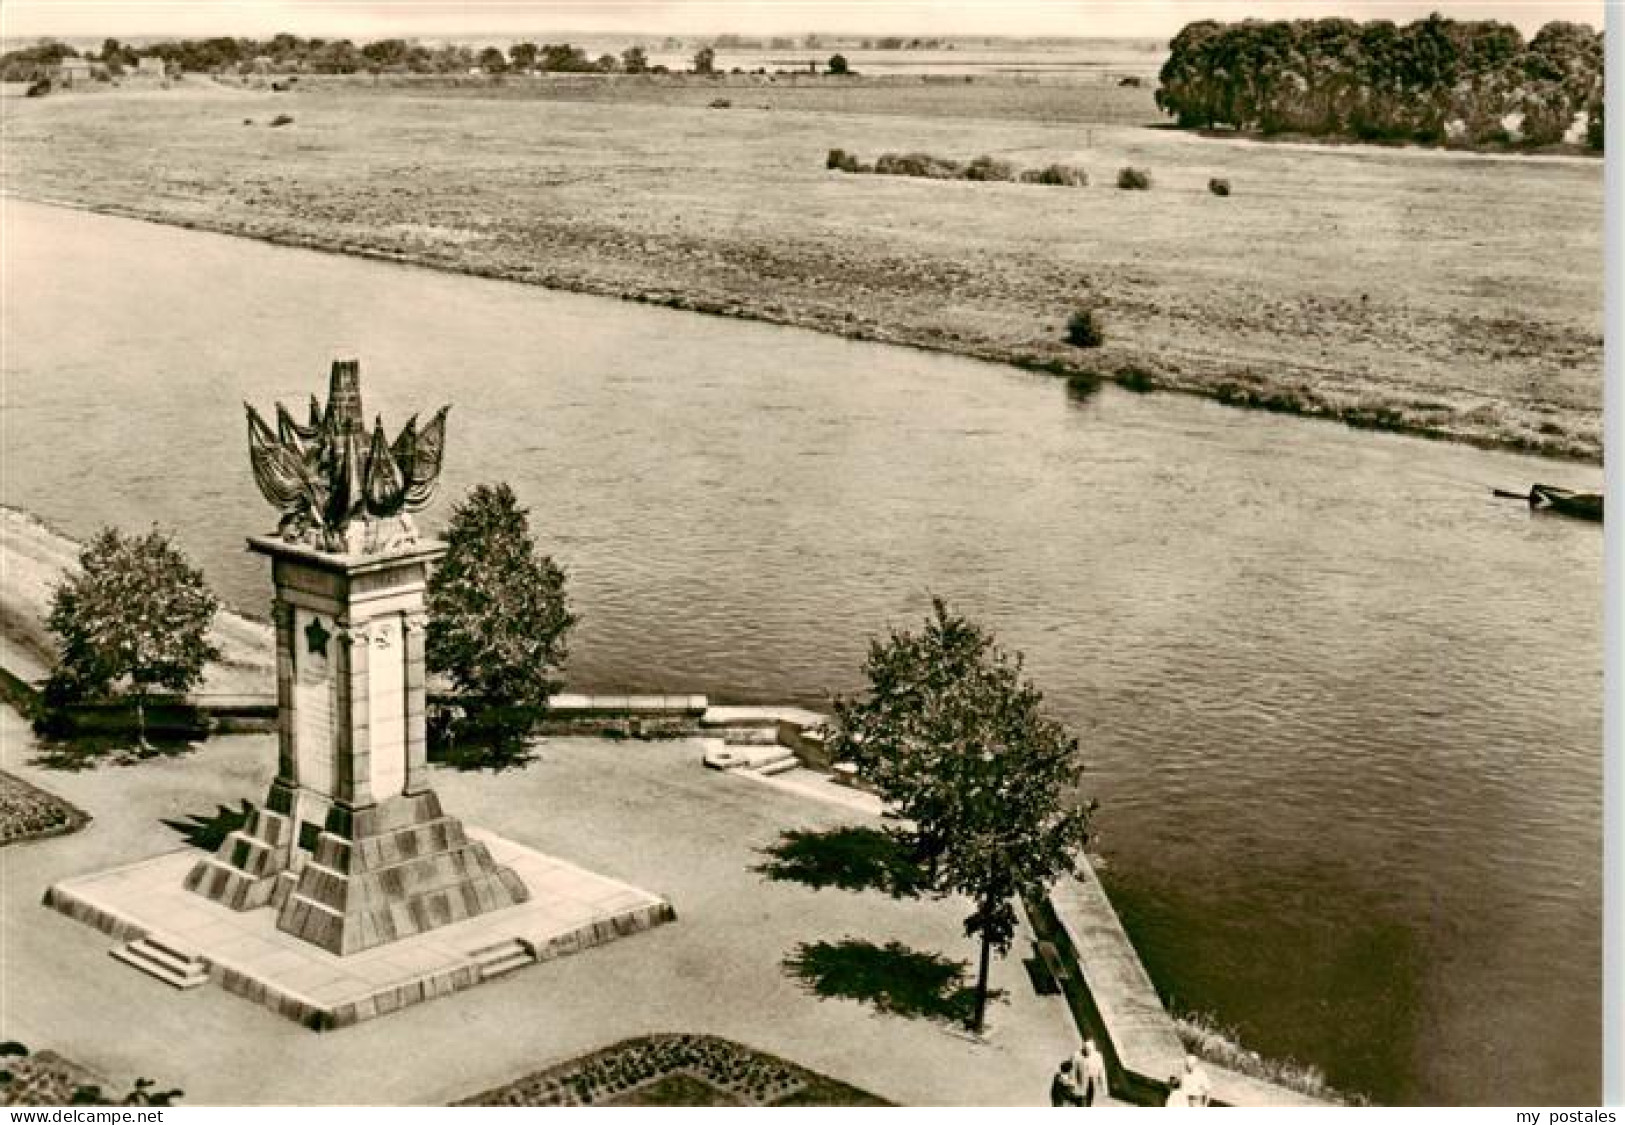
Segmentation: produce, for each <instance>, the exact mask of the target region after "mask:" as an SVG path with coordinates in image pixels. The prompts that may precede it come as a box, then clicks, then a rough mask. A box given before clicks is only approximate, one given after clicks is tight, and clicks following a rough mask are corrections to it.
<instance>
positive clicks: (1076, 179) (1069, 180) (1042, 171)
mask: <svg viewBox="0 0 1625 1125" xmlns="http://www.w3.org/2000/svg"><path fill="white" fill-rule="evenodd" d="M1021 182H1022V183H1024V184H1049V185H1052V186H1054V187H1088V186H1089V173H1088V172H1085V171H1084V170H1083V169H1082V168H1074V167H1073V166H1072V165H1070V164H1046V165H1045V166H1044V167H1042V168H1028V169H1027V170H1026V171H1024V172H1022V173H1021Z"/></svg>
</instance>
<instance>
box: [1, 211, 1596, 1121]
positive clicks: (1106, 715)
mask: <svg viewBox="0 0 1625 1125" xmlns="http://www.w3.org/2000/svg"><path fill="white" fill-rule="evenodd" d="M0 221H3V224H4V230H3V233H4V236H5V247H6V249H5V256H4V271H5V275H4V279H3V280H4V285H3V306H0V317H3V324H4V327H5V349H4V353H5V354H4V371H3V375H4V388H3V394H4V397H3V401H0V424H3V434H0V436H3V439H4V451H5V452H4V464H3V470H4V471H3V497H0V498H3V500H4V502H5V503H7V504H13V505H17V506H20V507H23V508H27V509H29V510H31V511H33V512H35V513H36V514H38V515H40V516H42V517H43V518H45V519H46V520H48V521H50V522H52V523H54V524H56V525H58V526H60V527H61V528H62V529H64V530H65V531H67V532H69V533H71V534H74V535H77V536H81V537H82V536H86V535H89V534H90V533H92V532H93V531H94V530H95V529H96V528H97V527H98V526H99V525H101V524H103V523H116V524H119V525H121V526H124V527H126V528H132V529H139V528H143V527H145V526H146V525H148V524H150V523H152V522H154V521H156V522H157V523H159V524H160V525H162V526H164V527H166V528H169V529H172V530H173V531H174V532H175V533H176V535H177V537H178V539H179V541H180V542H181V544H182V545H183V546H184V547H185V549H186V550H187V551H188V552H189V553H191V555H192V556H193V557H194V559H196V560H198V561H199V562H200V563H201V564H202V565H203V566H204V568H205V570H206V571H207V573H208V575H209V578H210V580H211V581H212V582H213V583H214V585H215V586H216V588H217V589H218V590H219V591H220V592H221V593H222V595H223V596H224V597H225V598H226V600H227V601H228V602H230V603H231V604H232V605H234V606H236V607H239V608H241V609H243V610H245V611H247V612H249V613H251V614H255V615H258V616H262V617H263V616H264V615H265V611H266V610H267V608H268V602H269V596H270V587H269V578H268V576H267V574H266V572H265V567H264V563H263V560H260V559H258V558H256V557H251V556H249V555H248V554H247V553H246V552H245V551H244V550H243V547H242V543H243V537H244V536H246V535H248V534H250V533H255V532H263V531H265V530H267V529H268V528H269V527H270V526H271V524H272V522H273V521H272V514H271V511H270V509H269V508H268V507H267V506H266V505H265V503H264V502H263V501H262V500H261V499H260V497H259V496H258V494H257V493H256V491H255V489H254V485H253V482H252V479H251V477H250V474H249V471H248V463H247V453H246V441H245V424H244V420H243V412H242V405H241V404H242V402H243V401H244V400H247V401H249V402H252V403H254V404H255V405H256V406H258V407H259V408H260V409H261V410H262V411H266V410H269V409H270V408H271V406H272V404H273V403H274V402H276V401H278V400H282V401H286V402H288V403H289V404H290V405H295V404H298V403H301V402H303V401H304V400H305V399H306V398H307V396H308V395H309V393H310V392H311V391H313V390H314V391H320V392H321V393H323V394H324V395H325V390H326V371H327V365H328V362H329V359H330V357H331V355H332V354H333V353H334V352H335V351H337V350H353V351H354V352H355V353H356V354H357V355H358V356H359V357H360V358H361V360H362V382H363V392H364V395H365V405H366V407H367V409H368V411H369V413H371V412H381V413H382V414H383V416H384V418H385V420H386V424H388V425H390V426H391V427H396V426H399V425H400V424H401V423H403V422H404V421H405V420H406V417H407V415H408V414H409V413H410V412H412V411H415V410H421V411H424V412H425V414H427V412H428V411H430V410H432V409H434V408H435V407H438V406H439V405H440V404H441V402H443V401H450V402H451V403H453V404H454V408H453V410H452V413H451V420H450V437H449V452H448V461H447V467H446V472H445V497H446V498H444V499H442V501H441V502H440V503H439V505H438V507H437V508H436V509H434V510H433V511H431V512H430V513H428V516H427V518H426V519H425V521H424V522H425V523H426V524H427V525H428V526H429V527H430V528H431V529H433V528H434V527H436V526H438V524H439V522H440V521H442V520H443V519H444V517H445V515H446V512H447V509H448V508H449V500H450V499H454V498H456V497H457V496H460V495H461V494H463V493H464V492H465V491H466V490H467V488H468V487H469V486H471V485H472V484H474V483H476V482H479V481H495V480H506V481H509V482H511V483H512V485H513V486H514V488H515V490H516V491H517V492H518V494H519V496H520V498H521V500H522V501H523V502H524V503H525V504H527V505H528V506H529V507H530V508H531V513H532V520H533V524H534V526H535V528H536V529H537V531H538V533H539V535H540V538H541V540H542V542H543V544H544V548H545V549H546V550H547V551H548V552H550V553H551V554H553V555H554V556H555V558H556V559H558V560H559V561H560V562H561V563H562V564H563V565H564V566H565V567H566V569H567V570H568V572H569V576H570V591H571V596H572V598H573V603H574V606H575V608H576V609H577V610H578V612H579V613H580V615H581V619H582V621H581V625H580V627H579V629H578V632H577V633H576V635H575V638H574V643H573V659H572V661H571V665H570V682H571V686H572V688H574V689H577V690H589V691H597V690H611V689H640V690H650V691H653V690H683V691H703V692H707V693H709V694H710V695H711V696H712V697H713V698H717V699H722V700H729V701H755V700H786V701H789V700H794V701H800V702H805V703H808V704H813V705H822V704H823V703H824V702H825V701H826V700H827V696H828V693H829V692H831V691H841V690H851V689H853V688H855V687H856V686H857V685H858V675H859V668H860V665H861V661H862V659H863V655H864V651H865V648H866V645H867V642H868V639H869V638H870V637H871V636H873V635H874V634H876V633H877V632H880V631H882V630H884V629H885V628H886V627H887V626H888V625H891V624H899V625H907V624H911V623H915V622H918V621H919V620H920V619H922V618H923V616H924V615H925V613H926V611H927V609H928V606H929V596H930V594H931V593H933V592H934V593H939V594H941V595H943V596H945V597H946V598H947V599H948V600H949V601H950V603H951V604H952V605H953V606H954V607H955V608H957V609H960V610H962V611H964V612H966V613H968V614H970V615H971V616H973V617H975V618H976V619H978V620H980V621H982V622H984V623H985V624H987V625H988V626H990V627H991V628H992V629H993V630H994V631H995V632H996V633H997V635H998V637H999V638H1000V640H1001V642H1003V643H1004V644H1005V645H1007V646H1009V647H1011V648H1015V649H1020V650H1022V651H1024V652H1025V653H1026V656H1027V660H1028V669H1029V672H1030V674H1031V675H1032V676H1033V678H1034V679H1035V680H1036V681H1037V682H1038V684H1039V685H1040V686H1041V687H1042V688H1043V689H1044V690H1045V692H1046V694H1047V698H1048V700H1049V702H1050V704H1051V706H1052V708H1053V710H1054V711H1055V713H1056V714H1058V715H1059V716H1060V717H1062V718H1064V719H1066V720H1067V721H1068V722H1070V723H1071V724H1072V725H1073V726H1074V728H1075V730H1076V731H1077V732H1078V734H1079V735H1080V737H1081V738H1082V741H1083V744H1084V747H1085V750H1086V753H1087V756H1088V761H1089V767H1090V768H1089V775H1088V781H1089V787H1090V790H1091V792H1092V793H1093V794H1094V795H1095V796H1097V797H1098V798H1099V800H1100V802H1101V806H1102V809H1101V813H1100V817H1099V827H1100V830H1101V835H1100V839H1099V845H1098V846H1099V851H1100V852H1101V854H1102V855H1103V856H1104V857H1105V862H1106V870H1105V877H1106V879H1107V881H1108V885H1109V887H1110V888H1111V890H1112V893H1113V896H1114V899H1115V900H1116V901H1117V902H1118V904H1119V906H1120V908H1121V909H1122V912H1123V915H1124V920H1125V923H1126V924H1127V925H1128V927H1129V929H1130V932H1131V934H1132V936H1133V937H1134V939H1135V941H1136V944H1137V945H1138V946H1139V947H1140V949H1141V952H1142V954H1143V956H1144V957H1145V960H1146V962H1147V965H1148V967H1149V968H1150V970H1151V972H1152V975H1153V977H1154V978H1155V980H1156V981H1157V982H1158V985H1159V987H1160V988H1162V989H1163V990H1164V991H1165V993H1167V994H1168V995H1169V996H1170V997H1171V998H1172V999H1173V1001H1174V1002H1175V1003H1176V1004H1177V1005H1179V1006H1182V1007H1186V1008H1190V1009H1195V1010H1200V1011H1207V1012H1211V1013H1213V1014H1215V1015H1216V1016H1217V1017H1218V1018H1219V1019H1220V1020H1221V1021H1222V1022H1224V1023H1228V1024H1232V1025H1234V1026H1235V1027H1236V1028H1237V1029H1238V1030H1239V1031H1240V1033H1241V1036H1242V1037H1243V1039H1244V1040H1245V1041H1246V1042H1247V1043H1248V1044H1249V1045H1251V1046H1253V1047H1254V1048H1256V1049H1258V1050H1260V1051H1262V1052H1264V1053H1265V1054H1272V1055H1290V1056H1294V1057H1296V1058H1298V1059H1301V1060H1304V1061H1308V1062H1312V1063H1315V1064H1317V1065H1319V1066H1321V1067H1322V1068H1324V1069H1325V1070H1326V1071H1327V1073H1328V1074H1329V1076H1330V1077H1331V1079H1332V1080H1333V1082H1334V1083H1336V1084H1339V1085H1342V1086H1345V1087H1348V1088H1352V1089H1356V1090H1362V1091H1365V1092H1367V1093H1369V1094H1371V1095H1372V1096H1374V1097H1376V1098H1377V1099H1378V1100H1380V1101H1384V1102H1389V1103H1408V1102H1434V1103H1492V1104H1563V1103H1585V1102H1595V1101H1596V1100H1597V1098H1598V1097H1600V1081H1601V1078H1600V1020H1601V1015H1600V1001H1599V991H1600V980H1601V949H1600V946H1601V935H1600V928H1601V895H1602V892H1601V795H1600V789H1601V775H1602V766H1601V749H1600V747H1601V727H1602V651H1603V642H1602V620H1601V619H1602V611H1601V606H1602V596H1603V582H1602V535H1601V531H1600V529H1599V528H1598V527H1596V526H1595V525H1589V524H1583V523H1576V522H1571V521H1568V520H1566V519H1563V518H1561V517H1551V516H1544V515H1537V514H1532V513H1530V512H1529V511H1528V510H1527V509H1526V508H1525V507H1524V506H1523V505H1521V504H1518V503H1516V502H1508V501H1496V500H1493V499H1492V498H1491V497H1490V494H1489V490H1490V488H1491V487H1492V486H1503V487H1523V486H1525V485H1527V484H1528V483H1529V482H1530V481H1532V480H1539V481H1546V482H1550V483H1563V484H1570V485H1573V486H1579V487H1599V486H1600V481H1601V472H1600V470H1598V469H1596V468H1594V467H1590V466H1576V465H1568V464H1560V463H1553V462H1549V461H1540V460H1536V459H1532V458H1528V457H1523V456H1518V455H1514V454H1508V453H1499V452H1488V451H1484V450H1479V449H1474V448H1470V447H1466V446H1460V445H1452V444H1445V443H1438V442H1428V441H1424V440H1419V439H1414V438H1408V437H1401V436H1396V435H1387V434H1376V433H1366V432H1356V431H1353V430H1349V429H1346V428H1343V427H1341V426H1339V425H1336V424H1332V423H1325V422H1314V421H1306V420H1302V419H1296V418H1288V417H1281V416H1274V415H1269V414H1262V413H1246V412H1242V411H1237V410H1234V409H1230V408H1227V407H1222V406H1219V405H1216V404H1213V403H1209V402H1204V401H1200V400H1196V399H1188V398H1183V397H1177V396H1169V395H1152V396H1135V395H1131V394H1127V393H1124V392H1120V391H1117V390H1116V389H1115V388H1107V389H1106V390H1104V391H1103V392H1102V393H1100V394H1098V395H1095V396H1093V397H1091V398H1088V399H1086V400H1082V401H1079V400H1076V399H1073V398H1070V397H1069V396H1068V395H1067V393H1066V390H1065V388H1064V387H1063V385H1062V383H1061V382H1060V381H1058V380H1053V379H1049V378H1046V377H1040V376H1034V375H1029V374H1025V373H1022V372H1018V371H1014V370H1011V369H1007V368H1002V367H996V366H989V365H986V364H980V363H976V362H972V361H969V360H963V359H959V358H955V357H950V356H941V355H933V354H927V353H922V352H916V351H910V350H903V349H894V348H887V347H883V346H879V345H874V344H864V343H856V342H851V341H845V340H840V339H836V338H832V337H825V336H820V335H817V334H813V333H807V332H802V331H798V330H790V329H781V328H775V327H771V326H766V325H756V324H749V323H744V322H736V321H729V320H722V319H715V318H707V317H701V316H696V315H692V314H686V313H679V312H673V311H670V310H665V309H654V308H645V307H641V306H636V305H632V304H627V303H620V302H614V301H609V300H605V299H600V298H591V297H580V296H574V295H569V294H559V293H551V292H547V291H544V290H540V289H536V288H530V287H525V286H521V285H515V284H510V283H505V282H495V281H486V280H482V279H475V278H468V277H459V276H453V275H447V274H438V273H434V272H431V271H427V270H421V269H415V268H409V267H404V266H395V265H391V264H387V263H377V262H367V261H361V260H356V259H349V258H343V257H337V256H331V255H323V254H318V253H314V252H310V251H303V250H291V249H285V248H277V247H272V246H267V245H262V244H259V243H255V242H250V241H244V240H239V239H233V238H227V237H222V236H216V235H209V234H202V233H197V232H190V231H185V230H180V229H174V228H167V227H161V226H154V225H148V224H144V223H139V222H133V221H129V220H123V219H115V218H109V217H104V216H96V215H90V214H87V213H83V212H77V211H71V210H64V209H56V208H50V207H44V206H40V205H36V204H27V203H22V202H18V201H9V200H8V201H6V202H5V203H4V204H3V217H0Z"/></svg>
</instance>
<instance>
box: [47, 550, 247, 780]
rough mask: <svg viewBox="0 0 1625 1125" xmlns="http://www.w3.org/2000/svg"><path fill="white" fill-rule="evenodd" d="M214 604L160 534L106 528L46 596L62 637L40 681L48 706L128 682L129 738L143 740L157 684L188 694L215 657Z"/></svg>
mask: <svg viewBox="0 0 1625 1125" xmlns="http://www.w3.org/2000/svg"><path fill="white" fill-rule="evenodd" d="M218 608H219V602H218V600H217V599H216V598H215V596H214V594H213V593H211V592H210V591H209V587H208V584H207V583H206V582H205V581H204V579H203V572H202V571H200V570H198V569H197V568H196V567H195V566H193V565H192V564H191V562H190V561H189V560H188V559H187V558H186V556H185V555H184V554H182V553H181V551H180V549H179V548H177V547H176V546H175V545H174V543H172V542H171V541H170V540H169V538H168V537H167V536H166V535H164V534H163V533H162V532H161V531H158V530H157V529H154V530H152V531H149V532H148V533H147V534H146V535H132V536H126V535H123V534H121V533H120V532H119V531H118V530H117V529H116V528H111V527H109V528H104V529H102V531H101V532H100V533H99V534H97V536H96V538H95V539H93V540H91V542H90V543H89V545H87V546H86V547H85V548H84V550H83V551H81V552H80V554H79V572H78V573H77V574H74V575H72V576H70V577H68V578H67V579H65V580H64V581H63V583H62V584H61V585H60V586H58V587H57V588H56V590H55V592H54V593H53V594H52V597H51V612H50V616H49V617H48V618H47V619H46V624H47V625H48V626H49V627H50V629H51V631H52V632H53V633H55V634H56V635H57V637H58V639H59V640H60V642H61V653H60V657H59V659H58V661H57V665H56V668H55V669H54V670H53V671H52V673H51V678H50V680H49V681H48V683H47V684H46V689H45V692H46V700H47V702H48V703H49V704H50V705H52V706H61V705H63V704H66V703H72V702H78V701H81V700H85V699H91V698H95V697H98V696H102V695H105V694H107V693H108V692H109V691H111V690H112V689H113V688H114V687H115V686H117V685H118V684H119V683H120V682H128V684H129V688H130V692H129V693H130V696H131V697H132V698H133V699H134V701H135V714H136V737H137V741H138V744H139V745H140V746H142V747H143V748H144V747H146V745H147V722H146V705H147V700H148V697H149V696H150V695H151V694H152V692H153V690H154V689H155V688H161V689H164V690H167V691H172V692H185V691H189V690H190V689H191V688H193V687H196V686H197V684H198V683H199V682H200V681H201V680H202V679H203V670H204V668H205V666H206V665H207V664H208V663H209V661H211V660H214V659H217V658H218V657H219V655H220V653H219V651H218V650H216V649H215V647H214V645H213V644H211V643H210V641H209V627H210V625H211V624H212V623H213V622H214V615H215V611H216V610H217V609H218Z"/></svg>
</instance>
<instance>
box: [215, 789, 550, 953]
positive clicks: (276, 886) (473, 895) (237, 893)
mask: <svg viewBox="0 0 1625 1125" xmlns="http://www.w3.org/2000/svg"><path fill="white" fill-rule="evenodd" d="M280 796H281V790H279V788H278V787H277V786H276V785H275V784H273V785H272V787H271V795H270V798H269V800H267V802H266V807H264V808H259V809H255V810H254V812H253V814H252V815H251V816H250V817H249V820H248V823H246V824H245V825H244V826H243V827H242V828H240V829H238V830H237V831H235V832H233V833H231V835H229V836H228V837H226V840H225V842H224V843H222V844H221V845H220V849H219V850H218V851H217V852H216V853H215V854H214V855H212V856H205V857H204V858H202V859H200V860H198V861H197V864H196V866H194V867H193V868H192V870H191V871H190V872H189V873H188V874H187V876H186V880H185V886H186V889H187V890H189V891H194V892H196V893H197V894H200V895H202V896H203V897H205V898H207V899H210V900H212V901H214V902H218V903H220V904H222V905H224V906H229V907H231V908H232V909H233V910H252V909H255V908H257V907H261V906H266V905H269V906H271V907H273V908H275V909H276V911H277V922H276V924H277V928H278V929H281V930H286V931H287V932H288V933H290V934H293V935H295V936H296V937H302V938H304V939H305V940H306V941H309V942H312V943H314V944H316V945H319V946H321V947H322V948H323V949H325V950H327V951H328V952H329V953H339V954H351V953H359V952H361V951H362V950H365V949H371V948H373V947H374V946H378V945H384V944H386V943H388V942H394V941H400V940H401V939H402V938H407V937H412V936H414V935H416V934H423V933H427V932H428V931H430V930H433V929H435V928H437V927H439V926H447V925H452V924H454V923H456V922H461V921H463V920H464V919H467V918H473V917H476V916H478V915H481V914H488V913H490V912H491V911H493V910H502V909H505V908H507V907H510V906H517V905H518V904H520V903H522V902H524V901H525V900H526V899H527V898H528V897H529V894H528V892H527V891H526V888H525V884H524V881H523V880H522V879H521V878H520V877H519V876H518V875H516V874H515V873H514V872H513V871H512V870H511V869H509V868H508V867H505V866H503V865H501V864H499V863H497V862H496V861H494V860H493V859H492V858H491V854H490V851H489V850H488V849H487V848H486V847H485V845H484V844H482V843H480V842H479V841H477V840H471V839H470V838H469V836H468V833H467V830H466V829H465V828H464V827H463V822H462V821H461V820H458V819H457V818H456V817H454V816H447V815H446V812H445V810H444V809H443V808H441V805H440V798H439V797H437V796H436V795H435V793H434V791H433V790H428V791H425V792H423V793H417V794H413V795H411V796H406V795H402V796H398V797H390V798H388V799H387V800H384V801H380V802H379V803H377V804H375V805H368V806H367V807H366V808H363V809H347V808H345V807H344V806H342V805H336V804H335V805H329V806H328V807H327V810H326V817H325V821H326V824H325V826H324V827H323V829H322V830H321V831H320V832H319V833H316V834H315V838H314V839H313V840H312V841H311V847H312V853H311V854H310V855H309V856H306V857H301V858H302V862H300V864H299V865H298V867H297V869H295V868H293V867H290V866H289V865H288V863H287V861H286V860H285V859H284V858H283V857H284V856H286V855H287V854H288V852H289V850H290V848H291V847H292V842H291V841H290V840H289V836H290V835H291V833H292V832H293V828H292V819H291V817H290V815H289V814H288V813H287V812H280V811H277V809H278V806H279V804H280V803H282V802H281V801H279V798H280ZM290 807H291V806H290Z"/></svg>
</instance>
